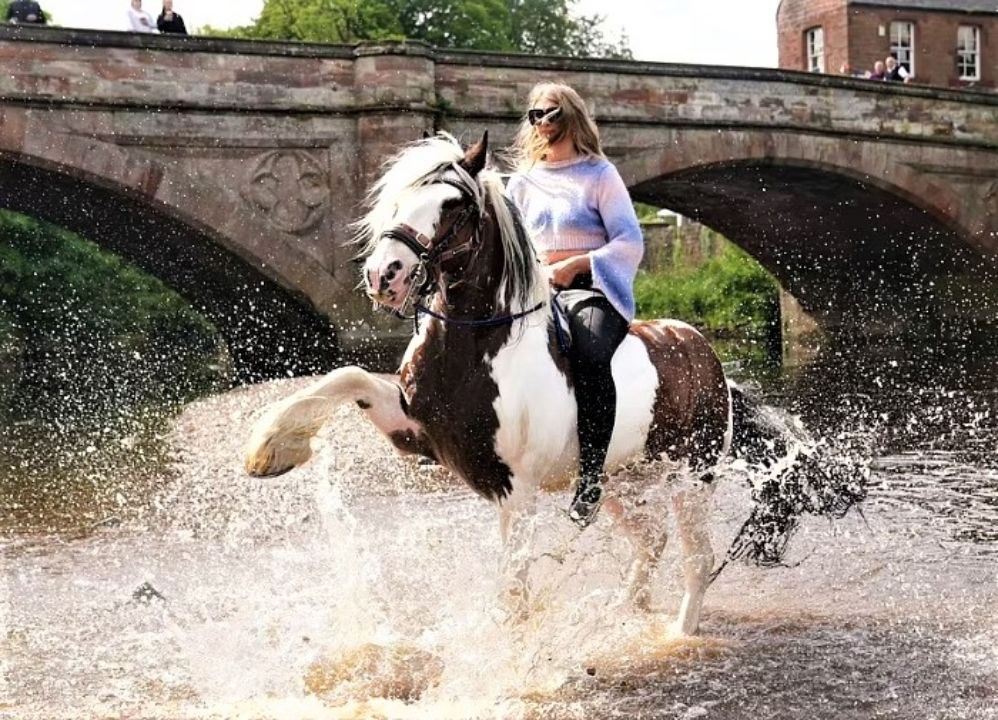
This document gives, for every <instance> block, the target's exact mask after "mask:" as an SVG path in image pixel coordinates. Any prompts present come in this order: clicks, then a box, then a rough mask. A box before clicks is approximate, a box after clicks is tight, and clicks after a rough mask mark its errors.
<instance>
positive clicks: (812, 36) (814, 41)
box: [804, 25, 825, 73]
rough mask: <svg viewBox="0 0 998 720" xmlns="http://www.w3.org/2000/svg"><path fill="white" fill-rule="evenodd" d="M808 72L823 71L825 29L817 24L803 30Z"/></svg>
mask: <svg viewBox="0 0 998 720" xmlns="http://www.w3.org/2000/svg"><path fill="white" fill-rule="evenodd" d="M804 45H805V49H806V51H807V70H808V72H817V73H823V72H825V29H824V28H823V27H822V26H820V25H818V26H816V27H813V28H808V29H807V30H806V31H805V32H804Z"/></svg>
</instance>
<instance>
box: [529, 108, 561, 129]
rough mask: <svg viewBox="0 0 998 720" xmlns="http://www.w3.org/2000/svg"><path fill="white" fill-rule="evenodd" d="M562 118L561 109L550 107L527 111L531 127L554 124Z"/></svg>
mask: <svg viewBox="0 0 998 720" xmlns="http://www.w3.org/2000/svg"><path fill="white" fill-rule="evenodd" d="M560 118H561V108H560V107H557V106H555V107H549V108H532V109H530V110H527V121H528V122H529V123H530V124H531V125H539V124H541V123H543V124H545V125H547V124H550V123H553V122H558V120H559V119H560Z"/></svg>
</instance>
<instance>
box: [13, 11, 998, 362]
mask: <svg viewBox="0 0 998 720" xmlns="http://www.w3.org/2000/svg"><path fill="white" fill-rule="evenodd" d="M0 64H2V65H3V67H4V72H3V73H0V155H2V158H0V179H2V180H3V181H4V182H3V183H0V195H2V196H3V200H4V202H9V203H14V204H15V205H17V207H18V208H19V209H22V210H23V211H25V212H29V213H31V214H35V215H37V216H39V217H43V218H45V219H49V220H51V221H53V222H56V223H59V224H62V225H65V226H67V227H70V228H71V229H75V230H77V231H79V232H81V233H82V234H84V235H86V236H88V237H93V239H95V240H96V241H98V242H100V243H102V244H104V245H105V247H108V248H109V249H111V250H112V251H113V252H116V253H119V254H122V255H123V256H125V257H129V258H131V259H135V260H137V261H139V262H147V263H148V264H149V265H150V267H151V269H153V270H154V271H155V267H156V266H161V270H160V272H161V273H162V274H161V275H160V276H161V277H163V278H164V279H165V280H167V281H168V283H169V284H171V286H174V287H178V286H179V289H180V290H182V292H183V293H184V294H185V295H186V296H187V297H189V298H190V299H191V300H192V301H193V302H195V304H201V303H216V304H218V307H219V308H220V311H219V313H218V314H217V317H218V319H219V320H218V321H219V322H229V323H231V325H232V327H233V328H235V329H238V328H239V327H241V326H242V325H245V319H246V318H247V316H257V315H259V314H260V312H259V307H260V302H259V297H262V296H263V295H267V296H268V297H270V298H271V299H273V300H274V304H283V307H285V308H286V309H287V310H288V312H287V313H286V314H278V315H275V316H274V317H277V318H280V320H279V321H275V322H271V323H270V324H271V325H272V326H273V327H282V326H287V327H288V328H289V329H288V330H287V332H286V333H285V334H284V336H283V338H284V339H282V340H280V341H278V340H277V339H275V340H274V341H273V342H269V341H268V342H266V343H260V347H261V349H260V350H259V352H260V353H263V352H270V353H271V354H272V355H273V356H274V357H278V358H279V355H280V353H287V352H288V351H287V340H288V336H289V335H290V336H301V337H305V336H306V335H308V334H310V333H311V330H309V332H308V333H305V332H301V331H300V328H298V326H296V325H295V324H294V323H292V322H290V317H291V316H292V315H293V314H294V313H295V312H297V311H298V310H299V309H302V310H303V311H307V312H309V313H313V314H319V315H321V316H323V317H325V318H328V319H329V320H330V321H331V323H332V324H333V325H335V329H336V337H337V340H338V341H339V342H340V343H341V344H343V345H346V344H349V343H352V342H366V341H367V340H369V339H370V338H371V337H381V336H384V335H386V334H388V335H390V334H392V333H395V334H399V333H405V332H407V331H408V327H407V326H403V325H400V324H394V325H393V324H392V323H390V322H387V321H385V322H382V321H381V320H378V319H376V318H374V317H372V314H371V312H370V306H369V304H368V303H367V302H366V301H365V300H364V298H363V296H362V295H361V294H360V293H358V292H357V291H356V287H355V286H356V284H357V280H358V274H357V271H356V267H355V266H354V265H353V264H352V263H351V262H350V259H351V257H352V256H353V255H354V253H355V251H356V248H355V247H354V246H353V245H352V244H351V231H350V222H351V221H353V220H355V219H356V218H357V216H358V214H359V213H360V210H361V202H362V198H363V193H364V189H365V188H366V187H367V186H368V184H369V182H370V180H371V179H372V178H373V177H374V176H375V174H376V173H377V172H378V169H379V165H380V163H381V162H382V161H383V160H384V159H385V158H386V157H387V156H389V155H390V154H391V153H394V152H395V151H396V150H397V149H398V148H399V146H400V145H401V144H403V143H404V142H407V141H409V140H413V139H416V138H418V137H420V135H421V133H422V131H424V130H433V129H443V130H449V131H452V132H453V133H454V134H456V135H457V136H459V137H461V138H463V139H465V140H468V141H470V140H472V139H477V138H478V137H480V136H481V133H482V131H483V130H485V129H488V130H489V131H490V132H491V137H492V143H493V148H498V147H502V146H503V145H505V144H507V143H508V142H509V141H510V140H511V139H512V137H513V134H514V132H515V129H516V127H517V124H518V122H519V121H520V119H521V117H522V112H523V103H524V100H525V98H526V96H527V94H528V92H529V90H530V88H531V87H532V86H533V85H534V84H535V83H536V82H537V81H539V80H542V79H546V78H559V79H562V80H564V81H566V82H569V83H570V84H572V85H574V86H575V87H577V89H579V90H580V92H581V93H582V94H583V96H584V97H585V98H586V99H587V101H588V102H589V103H590V104H591V105H592V107H593V109H594V111H595V113H596V116H597V119H598V121H599V124H600V129H601V134H602V137H603V138H604V141H605V148H606V151H607V153H608V155H609V156H610V157H611V158H612V159H613V160H614V161H615V162H616V163H617V165H618V167H619V169H620V171H621V175H622V176H623V178H624V180H625V182H626V183H627V185H628V187H629V188H631V190H632V194H633V195H634V196H635V199H638V200H642V201H645V202H648V203H649V204H653V205H656V206H659V207H670V208H674V209H676V210H677V211H681V212H683V214H685V215H688V216H691V217H697V218H698V219H699V220H700V221H702V222H704V223H705V224H707V225H709V226H711V227H713V228H714V229H716V230H718V231H720V232H722V233H724V234H725V235H726V236H728V237H730V238H732V240H733V241H734V242H736V243H738V244H739V245H740V246H742V247H744V248H745V249H747V250H748V251H749V252H750V253H751V254H753V255H754V256H755V257H756V258H757V259H760V261H761V262H763V264H764V265H766V266H767V267H768V268H769V269H770V270H771V271H773V272H774V273H776V274H779V273H783V275H784V276H783V277H781V278H780V279H781V281H784V282H785V284H786V283H788V282H790V281H792V280H793V279H795V278H800V277H806V276H807V273H808V272H811V271H812V270H813V269H814V268H815V267H817V263H818V261H820V262H822V263H825V264H823V265H821V272H820V273H817V274H818V275H820V277H818V278H817V279H818V280H821V281H823V280H825V279H827V278H828V277H833V278H835V279H837V280H842V281H843V282H845V281H847V280H849V279H850V278H852V277H853V276H855V274H856V268H857V267H858V266H859V263H860V262H863V263H866V264H867V266H868V267H869V268H871V269H872V270H871V271H875V270H876V269H877V268H878V267H880V265H879V264H878V263H879V261H880V257H881V255H882V253H881V250H883V249H884V248H888V249H889V248H895V249H896V248H898V247H901V248H902V250H903V249H905V248H906V247H907V245H905V243H906V242H907V236H908V233H909V232H910V229H911V228H918V227H921V226H922V225H924V224H925V223H926V222H928V223H930V224H933V227H934V228H935V229H939V230H940V232H938V233H936V234H934V235H933V238H932V239H931V241H929V242H931V243H937V244H938V245H939V248H937V250H938V253H937V254H938V255H940V256H946V255H947V254H951V255H958V254H960V253H962V252H963V249H964V246H966V247H969V248H970V249H971V251H972V252H973V253H976V256H980V257H987V258H998V214H996V213H994V203H995V198H996V197H998V96H996V95H995V94H993V93H984V92H970V91H964V90H960V91H956V90H949V89H942V88H928V87H920V86H919V87H914V86H888V85H886V84H883V83H880V84H877V83H870V82H865V81H857V80H853V79H848V78H841V77H834V76H830V75H814V74H810V73H799V72H787V71H780V70H766V69H759V68H726V67H710V66H688V65H670V64H661V63H644V62H624V61H616V60H594V59H565V58H554V57H535V56H525V55H511V54H496V53H480V52H466V51H456V50H441V49H434V48H430V47H427V46H425V45H422V44H420V43H384V44H378V45H364V46H357V47H354V46H336V45H318V44H308V43H278V42H249V41H236V40H219V39H212V38H198V37H190V38H181V37H168V36H141V35H136V34H131V33H114V32H95V31H83V30H79V31H78V30H66V29H58V28H28V27H20V28H11V27H0ZM29 189H30V190H31V192H28V190H29ZM39 198H42V199H44V200H45V202H44V203H42V202H40V201H39ZM888 212H889V213H890V214H891V222H889V223H888V222H871V221H870V218H876V217H879V216H884V213H888ZM46 214H47V215H46ZM136 218H138V219H139V220H136ZM136 223H138V224H139V225H141V226H142V229H143V232H141V233H140V232H137V230H136ZM760 225H761V226H762V229H763V231H762V232H760ZM898 228H900V230H898V231H897V232H895V230H897V229H898ZM857 229H858V230H859V231H861V232H858V231H857ZM943 231H945V232H943ZM899 232H900V233H901V235H898V233H899ZM857 237H861V238H862V242H861V243H860V242H857V241H856V238H857ZM801 238H808V240H809V241H808V242H807V243H804V242H802V241H801ZM833 251H834V252H835V253H837V255H835V256H834V257H833V256H832V252H833ZM864 252H865V253H866V254H865V255H862V256H861V257H859V255H860V254H861V253H864ZM976 256H975V257H976ZM927 257H928V260H927V261H926V265H927V266H932V267H935V266H936V263H935V261H936V260H937V257H936V256H935V255H932V254H929V255H927ZM832 260H835V261H836V263H837V264H833V263H832V262H831V261H832ZM171 263H172V264H171ZM938 266H939V267H943V268H945V265H943V264H938ZM902 269H903V267H902ZM892 272H893V271H892ZM902 281H907V279H906V278H902ZM844 287H846V285H844V284H842V285H835V284H834V283H825V284H823V285H822V284H820V283H818V284H814V285H807V284H802V285H801V287H800V288H796V289H795V293H796V294H798V297H800V298H801V300H802V302H804V301H805V300H807V301H809V302H811V303H812V304H813V305H814V306H824V305H827V304H828V302H829V301H830V300H836V299H839V300H842V301H843V302H851V300H852V297H853V296H852V295H851V294H850V292H848V291H847V290H843V288H844ZM798 290H799V292H798ZM237 296H238V297H241V298H242V300H241V303H232V302H229V300H230V298H233V297H237ZM223 311H224V312H223ZM225 318H229V319H228V320H226V319H225ZM240 332H244V334H245V335H246V337H248V338H256V337H259V333H258V331H257V330H256V329H253V330H252V331H242V330H241V331H240ZM276 337H277V336H275V338H276ZM280 348H284V349H283V350H281V349H280Z"/></svg>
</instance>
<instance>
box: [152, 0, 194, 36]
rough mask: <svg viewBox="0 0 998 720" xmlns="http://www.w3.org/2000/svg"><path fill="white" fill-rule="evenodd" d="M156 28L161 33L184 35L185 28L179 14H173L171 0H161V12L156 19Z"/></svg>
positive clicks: (185, 32)
mask: <svg viewBox="0 0 998 720" xmlns="http://www.w3.org/2000/svg"><path fill="white" fill-rule="evenodd" d="M156 27H157V28H159V31H160V32H161V33H172V34H173V35H186V34H187V26H186V25H184V19H183V18H182V17H180V14H179V13H175V12H173V0H163V12H161V13H160V14H159V17H158V18H156Z"/></svg>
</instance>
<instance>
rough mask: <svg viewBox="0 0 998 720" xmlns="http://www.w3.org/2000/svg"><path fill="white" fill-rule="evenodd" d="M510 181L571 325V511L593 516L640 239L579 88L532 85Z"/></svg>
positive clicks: (580, 518)
mask: <svg viewBox="0 0 998 720" xmlns="http://www.w3.org/2000/svg"><path fill="white" fill-rule="evenodd" d="M512 155H513V157H514V161H515V163H516V172H515V173H514V174H513V175H512V177H511V178H510V181H509V185H508V187H507V192H508V193H509V196H510V198H511V199H512V200H513V202H514V203H515V204H516V206H517V208H518V209H519V210H520V214H521V215H522V216H523V219H524V222H525V224H526V226H527V230H528V232H529V233H530V235H531V237H532V238H533V241H534V245H535V246H536V248H537V251H538V253H539V255H540V258H541V260H542V262H544V264H545V265H547V268H548V272H549V276H550V280H551V284H552V285H553V286H554V287H555V288H558V289H560V290H562V292H561V293H560V300H561V302H562V304H563V305H564V306H565V308H566V314H567V316H568V320H569V324H570V326H571V330H572V343H573V346H572V363H571V364H572V377H573V384H574V388H575V397H576V402H577V403H578V413H579V414H578V432H579V465H580V467H579V469H580V477H579V482H578V484H577V485H576V490H575V495H574V497H573V499H572V504H571V507H570V509H569V517H571V519H572V520H573V521H574V522H575V523H576V524H578V525H579V526H580V527H583V528H584V527H586V526H587V525H589V524H590V523H591V522H592V521H593V519H594V518H595V516H596V513H597V512H598V510H599V508H600V505H601V503H602V501H603V482H604V480H605V474H604V469H603V466H604V463H605V461H606V452H607V448H608V447H609V445H610V438H611V436H612V435H613V426H614V419H615V418H614V415H615V412H616V406H617V392H616V387H615V385H614V382H613V377H612V375H611V374H610V361H611V359H612V358H613V355H614V353H615V352H616V350H617V347H618V346H619V345H620V343H621V341H622V340H623V339H624V337H625V336H626V335H627V328H628V326H629V324H630V321H631V320H633V319H634V276H635V275H636V273H637V269H638V264H639V263H640V262H641V256H642V254H643V253H644V240H643V238H642V235H641V228H640V226H639V224H638V219H637V216H636V215H635V214H634V206H633V205H632V204H631V198H630V195H629V194H628V192H627V188H626V187H625V185H624V182H623V180H621V178H620V174H619V173H618V172H617V169H616V167H614V165H613V164H612V163H611V162H610V161H609V160H607V159H606V156H605V155H604V154H603V150H602V147H601V145H600V138H599V130H598V129H597V127H596V123H595V122H594V121H593V118H592V116H591V115H590V113H589V109H588V108H587V107H586V104H585V103H584V102H583V100H582V98H581V97H579V94H578V93H577V92H576V91H575V90H573V89H572V88H571V87H569V86H567V85H563V84H560V83H542V84H540V85H537V86H536V87H534V89H533V90H532V91H531V93H530V97H529V101H528V109H527V113H526V115H525V116H524V119H523V122H522V123H521V125H520V130H519V133H518V134H517V137H516V141H515V142H514V145H513V148H512Z"/></svg>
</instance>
